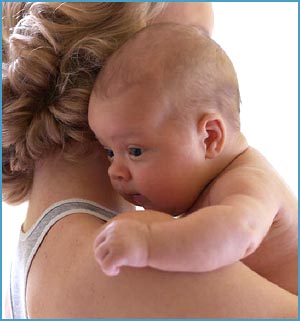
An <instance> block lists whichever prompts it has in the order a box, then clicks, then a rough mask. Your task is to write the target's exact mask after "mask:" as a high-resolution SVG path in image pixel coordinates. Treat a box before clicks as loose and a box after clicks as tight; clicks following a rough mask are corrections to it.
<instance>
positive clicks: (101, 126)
mask: <svg viewBox="0 0 300 321" xmlns="http://www.w3.org/2000/svg"><path fill="white" fill-rule="evenodd" d="M239 102H240V96H239V89H238V81H237V77H236V73H235V71H234V68H233V65H232V63H231V61H230V60H229V58H228V57H227V55H226V54H225V52H224V51H223V50H222V49H221V48H220V47H219V46H218V45H217V44H216V43H215V42H214V41H213V40H211V39H210V38H209V37H208V36H207V35H205V34H204V33H202V32H201V31H199V30H198V29H196V28H193V27H188V26H182V25H177V24H169V23H168V24H160V25H159V24H157V25H152V26H149V27H146V28H145V29H143V30H142V31H140V32H138V33H137V34H136V35H135V36H133V37H132V38H131V39H130V40H128V41H127V42H126V43H125V44H124V45H122V46H121V47H120V49H119V50H117V51H116V52H115V53H114V54H113V55H112V56H111V57H110V58H109V60H108V62H107V64H106V65H105V67H104V68H103V70H102V71H101V73H100V74H99V76H98V78H97V80H96V83H95V86H94V89H93V92H92V95H91V99H90V105H89V123H90V126H91V128H92V130H93V131H94V132H95V134H96V136H97V138H98V139H99V140H100V142H101V143H102V145H103V146H104V147H105V148H106V149H107V153H108V156H109V158H110V159H111V161H112V164H111V166H110V169H109V175H110V178H111V181H112V183H113V186H114V187H115V188H116V189H117V190H118V191H119V192H120V193H121V194H122V195H123V196H124V197H125V198H127V199H128V200H129V201H131V202H133V203H135V204H136V205H141V206H144V207H146V208H152V209H156V210H162V211H165V212H169V213H174V214H178V213H181V212H183V211H186V210H187V209H188V208H189V207H190V206H191V205H192V204H193V202H194V201H195V200H196V198H197V196H198V194H199V192H200V191H201V190H202V189H203V187H204V186H205V185H206V184H207V183H208V181H209V180H211V179H212V176H213V175H214V173H213V172H214V171H213V170H212V167H211V165H212V164H213V162H212V161H211V160H214V159H215V158H216V157H217V156H219V154H220V153H221V152H222V150H223V148H224V145H225V143H226V139H225V138H224V137H225V132H226V135H227V134H231V133H232V134H235V133H237V132H239ZM207 160H210V162H208V161H207Z"/></svg>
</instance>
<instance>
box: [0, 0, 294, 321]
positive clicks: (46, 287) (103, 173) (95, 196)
mask: <svg viewBox="0 0 300 321" xmlns="http://www.w3.org/2000/svg"><path fill="white" fill-rule="evenodd" d="M174 5H175V4H174ZM187 6H193V4H187ZM203 6H204V7H206V8H207V6H210V4H205V3H203ZM171 7H172V6H170V8H171ZM99 150H100V149H99V146H98V145H97V146H95V153H94V154H93V155H90V156H89V157H86V158H85V159H82V160H78V163H70V162H67V161H65V160H63V159H61V158H49V159H46V160H44V162H43V163H40V164H37V171H36V173H35V177H34V189H33V191H32V193H31V197H30V203H29V206H30V208H29V211H28V213H27V217H26V222H25V223H24V226H23V229H24V231H27V230H28V229H29V228H30V227H31V226H32V225H33V224H34V223H35V222H36V220H37V219H38V218H39V217H40V215H41V213H42V212H43V211H44V210H45V209H46V208H47V207H48V206H51V205H52V204H53V203H55V202H57V201H60V200H64V199H68V198H83V199H88V200H91V201H94V202H97V203H99V204H101V205H103V206H106V207H108V208H111V209H113V210H115V211H118V212H121V211H132V206H130V205H129V204H128V203H127V202H124V201H123V200H122V198H121V197H120V196H119V195H118V194H117V193H116V192H115V191H114V190H113V189H112V186H111V184H110V183H109V179H108V177H107V169H108V166H109V164H108V161H107V159H106V156H105V155H103V154H101V153H100V152H99ZM54 160H55V161H54ZM99 182H101V184H99ZM122 218H133V219H135V220H141V221H143V222H144V221H145V220H146V219H147V220H148V221H149V222H150V221H151V220H152V219H153V221H155V222H157V221H159V220H161V221H166V220H170V219H171V218H170V217H169V216H167V215H165V214H161V213H151V215H150V216H149V215H147V214H146V215H143V216H141V215H139V214H138V213H134V212H131V213H130V214H122V215H120V216H118V217H117V218H116V219H115V220H120V219H122ZM105 226H106V224H105V223H104V222H103V221H101V220H100V219H96V218H95V217H92V216H91V215H88V214H86V213H81V214H74V215H70V216H68V217H66V218H64V219H61V220H60V221H58V222H57V223H56V224H55V225H54V226H53V227H52V228H51V230H50V231H49V233H48V234H47V236H46V238H45V240H44V241H43V243H42V245H41V247H40V248H39V250H38V252H37V254H36V256H35V258H34V260H33V263H32V266H31V268H30V271H29V276H28V281H27V292H26V301H27V310H28V311H27V312H28V316H29V317H30V318H83V319H88V318H137V317H139V318H157V317H161V318H178V317H179V318H188V317H191V318H192V317H195V318H222V317H223V318H234V317H235V318H239V317H248V318H297V297H296V296H294V295H292V294H290V293H288V292H287V291H284V290H282V289H280V288H279V287H277V286H276V285H274V284H272V283H271V282H268V281H267V280H266V279H264V278H262V277H260V276H259V275H257V274H256V273H254V272H253V271H251V270H250V269H248V268H247V267H246V266H245V265H244V264H242V263H237V264H234V265H231V266H228V267H227V268H224V269H221V270H219V271H215V272H211V273H203V274H196V273H167V272H162V271H158V270H154V269H151V268H144V269H131V268H124V269H123V273H122V274H121V275H120V276H118V277H116V278H110V277H107V276H106V275H105V274H104V273H103V272H102V271H101V270H100V269H99V267H98V264H97V262H96V261H95V258H94V253H93V248H92V243H93V240H94V239H95V237H96V235H98V233H99V232H100V231H101V230H102V229H103V228H104V227H105ZM158 293H159V295H157V294H158ZM224 293H225V295H224ZM41 294H42V295H41ZM7 298H9V296H7ZM224 298H226V299H224ZM258 298H259V299H258ZM6 311H7V312H6V317H8V318H9V317H11V315H10V309H9V300H7V306H6Z"/></svg>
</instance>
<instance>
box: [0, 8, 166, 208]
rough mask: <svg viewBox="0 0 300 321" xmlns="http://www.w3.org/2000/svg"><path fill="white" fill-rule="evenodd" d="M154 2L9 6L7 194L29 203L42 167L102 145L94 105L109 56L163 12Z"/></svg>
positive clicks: (5, 13)
mask: <svg viewBox="0 0 300 321" xmlns="http://www.w3.org/2000/svg"><path fill="white" fill-rule="evenodd" d="M163 7H164V4H163V3H151V2H139V3H138V2H135V3H128V2H127V3H126V2H123V3H121V2H119V3H118V2H102V3H101V2H93V3H88V2H82V3H80V2H77V3H71V2H60V3H54V2H15V3H13V2H6V3H3V4H2V17H3V18H2V30H3V33H2V57H3V60H2V61H3V63H2V187H3V189H2V195H3V200H4V201H6V202H8V203H11V204H17V203H20V202H23V201H25V200H26V199H28V196H29V193H30V190H31V186H32V180H33V173H34V164H35V162H36V161H37V160H41V159H43V158H45V157H47V156H48V155H50V154H53V153H57V152H60V153H62V155H64V156H65V157H66V158H68V159H70V160H72V159H74V160H75V159H76V157H78V156H79V155H83V154H84V153H86V152H88V148H89V146H90V145H91V144H90V143H91V142H93V141H94V140H95V138H94V135H93V134H92V132H91V131H90V129H89V127H88V122H87V111H88V101H89V96H90V92H91V89H92V86H93V83H94V80H95V77H96V75H97V73H98V72H99V70H100V69H101V66H102V65H103V63H104V61H105V59H106V58H107V57H108V56H109V55H110V54H111V53H112V52H113V51H114V50H115V49H116V48H117V47H119V46H120V45H121V43H122V42H124V41H125V40H126V39H127V38H128V37H129V36H130V35H132V34H133V33H135V32H136V31H138V30H139V29H141V28H143V27H144V26H145V25H146V24H147V22H148V21H149V20H150V19H151V18H153V17H154V16H155V15H156V14H157V13H159V12H160V11H161V10H162V8H163Z"/></svg>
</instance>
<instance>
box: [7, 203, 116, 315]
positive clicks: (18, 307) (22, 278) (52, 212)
mask: <svg viewBox="0 0 300 321" xmlns="http://www.w3.org/2000/svg"><path fill="white" fill-rule="evenodd" d="M75 213H86V214H90V215H93V216H96V217H98V218H100V219H101V220H104V221H108V220H110V219H112V218H113V217H115V216H116V213H114V212H112V211H110V210H108V209H106V208H103V207H100V205H99V204H97V203H94V202H91V201H87V200H81V199H69V200H65V201H61V202H58V203H55V204H53V205H52V206H51V207H49V208H48V209H47V210H46V211H45V212H44V213H43V214H42V215H41V217H40V218H39V220H38V221H37V222H36V224H35V225H34V226H32V228H31V229H30V230H29V231H27V232H26V233H23V232H22V231H21V232H20V236H19V242H18V246H17V253H16V257H15V260H14V262H13V263H12V266H11V273H10V301H11V310H12V311H11V312H12V317H13V318H14V319H27V318H28V317H27V308H26V300H25V293H26V283H27V276H28V271H29V268H30V266H31V263H32V260H33V258H34V255H35V254H36V252H37V250H38V249H39V247H40V245H41V243H42V242H43V239H44V237H45V236H46V234H47V232H48V231H49V229H50V228H51V227H52V226H53V225H54V224H55V223H56V222H57V221H59V220H60V219H62V218H63V217H65V216H67V215H71V214H75Z"/></svg>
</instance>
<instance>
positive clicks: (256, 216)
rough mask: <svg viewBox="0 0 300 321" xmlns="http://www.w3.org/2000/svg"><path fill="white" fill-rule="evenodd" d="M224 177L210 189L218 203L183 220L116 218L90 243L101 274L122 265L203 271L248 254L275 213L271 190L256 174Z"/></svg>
mask: <svg viewBox="0 0 300 321" xmlns="http://www.w3.org/2000/svg"><path fill="white" fill-rule="evenodd" d="M230 182H234V184H229V183H228V182H227V181H226V180H224V179H223V181H221V183H220V184H219V186H220V188H215V191H214V194H216V195H220V196H218V197H216V200H215V201H217V204H218V205H213V206H209V207H206V208H202V209H199V210H197V211H195V212H193V213H192V214H190V215H188V216H186V217H185V218H182V219H176V220H175V219H174V220H172V221H167V222H158V223H155V222H152V223H149V224H148V223H141V222H137V221H133V220H132V221H131V220H120V221H119V222H114V223H112V225H108V226H107V228H106V229H105V230H104V231H103V232H102V233H101V234H100V235H99V236H98V238H97V240H96V242H95V252H96V257H97V259H98V261H99V263H100V265H101V266H102V268H103V270H104V271H105V272H106V273H107V274H110V275H115V274H118V272H119V267H120V266H122V265H128V266H135V267H143V266H150V267H153V268H157V269H161V270H167V271H190V272H202V271H210V270H214V269H216V268H218V267H221V266H224V265H227V264H230V263H232V262H235V261H238V260H240V259H242V258H244V257H245V256H247V255H249V254H251V253H253V252H254V251H255V249H256V248H257V247H258V245H259V244H260V243H261V241H262V239H263V238H264V236H265V235H266V234H267V232H268V230H269V228H270V226H271V224H272V222H273V220H274V217H275V215H276V213H277V211H278V204H277V201H275V197H272V194H273V193H272V191H271V189H272V187H271V186H269V188H267V186H266V185H267V184H266V183H265V182H264V180H262V179H261V178H260V177H259V176H255V175H252V177H249V176H247V179H246V178H245V175H243V178H241V177H240V175H238V177H236V178H233V177H231V178H230Z"/></svg>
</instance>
